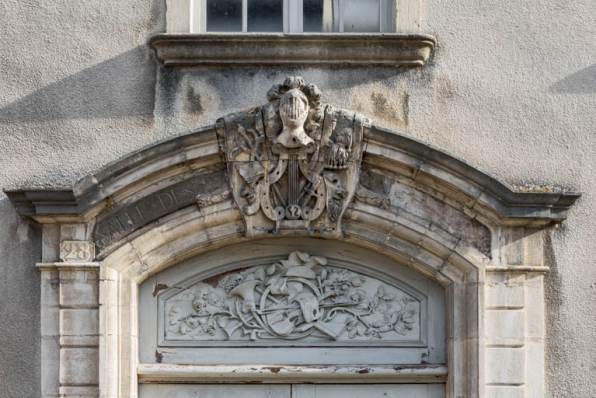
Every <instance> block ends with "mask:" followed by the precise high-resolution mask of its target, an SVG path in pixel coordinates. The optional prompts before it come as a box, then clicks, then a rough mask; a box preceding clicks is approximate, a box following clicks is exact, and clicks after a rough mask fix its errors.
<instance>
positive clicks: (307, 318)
mask: <svg viewBox="0 0 596 398" xmlns="http://www.w3.org/2000/svg"><path fill="white" fill-rule="evenodd" d="M176 289H179V288H176ZM420 305H421V303H420V301H419V300H418V299H416V298H414V297H413V296H411V295H410V294H408V293H406V292H404V291H402V290H400V289H398V288H396V287H395V286H392V285H389V284H387V283H385V282H383V281H380V280H378V279H375V278H372V277H370V276H364V275H362V274H359V273H357V272H354V271H351V270H347V269H344V268H339V267H331V266H328V265H327V259H326V258H325V257H319V256H311V255H309V254H308V253H304V252H293V253H291V254H290V255H289V257H288V258H287V259H284V260H281V261H279V262H272V263H270V264H265V265H258V266H254V267H250V268H245V269H241V270H236V271H232V272H228V273H225V274H221V275H218V276H215V277H212V278H209V279H207V280H203V281H200V282H198V283H195V284H193V285H192V286H189V287H188V288H186V289H184V290H183V291H181V292H177V293H175V294H174V295H171V296H170V297H168V298H166V299H165V302H164V305H163V307H162V308H163V312H162V314H161V316H162V317H163V325H164V329H165V330H164V337H165V341H189V340H191V341H192V340H195V341H231V342H234V341H258V340H261V341H266V340H276V339H277V340H286V341H308V342H316V341H326V340H331V341H350V342H355V343H357V342H368V341H390V342H391V341H406V340H409V341H416V340H418V339H419V338H420V316H421V314H420V310H421V308H420Z"/></svg>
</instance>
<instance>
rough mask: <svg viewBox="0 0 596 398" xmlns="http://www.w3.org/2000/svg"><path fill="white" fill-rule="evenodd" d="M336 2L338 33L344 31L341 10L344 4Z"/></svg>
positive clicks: (339, 0) (341, 1) (342, 0)
mask: <svg viewBox="0 0 596 398" xmlns="http://www.w3.org/2000/svg"><path fill="white" fill-rule="evenodd" d="M336 1H337V3H336V4H337V15H338V18H337V20H338V21H339V22H338V25H339V27H338V28H339V29H338V30H337V31H338V32H342V33H343V31H344V10H343V4H344V0H336Z"/></svg>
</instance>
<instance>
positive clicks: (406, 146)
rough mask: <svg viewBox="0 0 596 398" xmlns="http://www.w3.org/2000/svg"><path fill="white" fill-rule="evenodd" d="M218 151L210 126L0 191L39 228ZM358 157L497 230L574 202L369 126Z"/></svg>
mask: <svg viewBox="0 0 596 398" xmlns="http://www.w3.org/2000/svg"><path fill="white" fill-rule="evenodd" d="M219 150H220V148H219V145H218V141H217V136H216V133H215V131H214V127H213V126H209V127H206V128H204V129H201V130H199V131H197V132H194V133H192V134H188V135H183V136H180V137H176V138H174V139H171V140H169V141H165V142H162V143H158V144H156V145H154V146H152V147H149V148H146V149H143V150H140V151H138V152H135V153H133V154H131V155H129V156H127V157H125V158H123V159H121V160H119V161H117V162H114V163H112V164H110V165H108V166H107V167H105V168H103V169H102V170H100V171H98V172H97V173H94V174H92V175H90V176H88V177H86V178H84V179H83V180H81V181H79V182H78V183H77V184H75V185H74V186H71V187H47V186H39V187H32V186H27V187H20V188H11V189H5V190H4V192H5V193H6V195H7V196H8V197H9V198H10V200H11V201H12V202H13V204H14V205H15V207H16V209H17V212H18V213H19V214H20V215H21V216H25V217H29V218H32V219H34V220H36V221H38V222H41V223H52V222H69V221H70V222H72V221H76V220H79V221H84V220H88V219H89V218H90V217H93V215H94V214H97V212H98V211H100V210H101V209H103V208H104V207H105V203H106V200H107V199H108V198H113V197H114V196H115V195H119V198H126V197H128V196H129V195H130V194H131V193H128V192H129V191H130V192H133V193H134V192H135V188H131V187H133V186H134V185H135V184H138V183H139V181H144V182H145V185H148V184H151V183H153V182H154V181H155V182H158V181H160V178H161V177H160V172H165V171H168V170H171V169H172V168H174V167H179V168H180V169H181V172H182V171H184V172H190V173H192V172H193V170H196V167H190V166H189V164H192V163H193V162H199V161H200V164H201V165H202V167H205V165H209V164H211V165H214V166H217V165H219V166H221V164H222V158H221V155H220V152H219ZM364 157H365V158H364V161H363V162H364V164H368V165H370V164H372V165H374V167H376V168H380V169H384V170H387V171H390V172H397V173H401V174H403V175H406V176H407V177H408V178H411V179H415V180H416V181H418V182H420V183H421V184H425V185H430V186H431V187H432V188H433V189H435V190H438V191H439V192H445V195H453V193H455V194H456V198H455V199H454V200H456V201H457V200H459V201H461V202H462V203H464V202H465V204H464V206H465V207H467V208H469V209H470V211H472V212H475V213H480V214H483V215H485V216H487V217H489V218H490V219H492V220H493V221H494V222H496V223H497V224H500V225H520V226H522V225H525V226H540V225H548V224H550V223H553V222H561V221H563V220H565V219H566V218H567V212H568V210H569V208H570V207H571V206H572V205H573V204H574V203H575V201H576V200H577V199H578V198H579V197H580V196H581V194H579V193H577V192H568V191H563V190H556V189H537V190H515V189H513V188H512V187H511V186H509V185H507V184H505V183H503V182H501V181H500V180H498V179H497V178H495V177H493V176H491V175H489V174H487V173H484V172H482V171H481V170H479V169H477V168H475V167H473V166H471V165H469V164H468V163H466V162H465V161H463V160H461V159H458V158H456V157H454V156H452V155H449V154H447V153H445V152H443V151H441V150H439V149H437V148H434V147H433V146H431V145H429V144H426V143H424V142H421V141H419V140H416V139H414V138H412V137H408V136H405V135H402V134H400V133H396V132H392V131H389V130H385V129H382V128H379V127H376V126H373V127H372V128H370V129H368V131H367V143H366V150H365V154H364ZM169 173H170V174H171V172H169ZM123 192H124V193H123ZM458 197H460V198H464V199H458Z"/></svg>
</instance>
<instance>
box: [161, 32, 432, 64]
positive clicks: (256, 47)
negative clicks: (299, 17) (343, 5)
mask: <svg viewBox="0 0 596 398" xmlns="http://www.w3.org/2000/svg"><path fill="white" fill-rule="evenodd" d="M149 43H150V44H151V46H153V48H154V49H155V50H156V52H157V56H158V58H159V59H160V60H161V61H162V62H163V63H164V65H165V66H181V67H185V66H261V65H269V66H315V65H322V66H375V65H376V66H409V67H414V66H424V65H425V64H426V61H427V60H428V59H429V57H430V55H431V53H432V52H433V50H434V48H435V44H436V39H435V38H434V37H433V36H430V35H420V34H396V33H376V34H370V33H365V34H346V33H325V34H310V33H308V34H306V33H294V34H283V33H225V34H218V33H209V34H189V33H187V34H167V33H165V34H158V35H155V36H153V37H151V39H150V40H149Z"/></svg>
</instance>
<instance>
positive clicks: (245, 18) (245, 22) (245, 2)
mask: <svg viewBox="0 0 596 398" xmlns="http://www.w3.org/2000/svg"><path fill="white" fill-rule="evenodd" d="M242 31H243V32H248V0H242Z"/></svg>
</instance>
